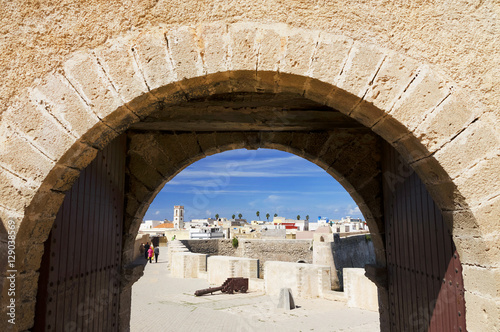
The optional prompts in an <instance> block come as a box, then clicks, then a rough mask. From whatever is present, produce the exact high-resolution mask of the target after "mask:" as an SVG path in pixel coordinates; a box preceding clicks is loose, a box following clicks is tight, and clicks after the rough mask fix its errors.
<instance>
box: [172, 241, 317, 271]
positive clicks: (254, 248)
mask: <svg viewBox="0 0 500 332" xmlns="http://www.w3.org/2000/svg"><path fill="white" fill-rule="evenodd" d="M181 242H182V243H183V244H184V245H185V246H186V247H187V248H188V249H189V250H191V252H194V253H203V254H207V255H218V256H233V257H247V258H254V259H258V260H259V278H263V277H264V264H265V262H267V261H282V262H298V261H304V262H305V263H312V262H313V253H312V250H311V241H310V240H285V239H239V241H238V248H233V245H232V241H231V240H228V239H213V240H182V241H181Z"/></svg>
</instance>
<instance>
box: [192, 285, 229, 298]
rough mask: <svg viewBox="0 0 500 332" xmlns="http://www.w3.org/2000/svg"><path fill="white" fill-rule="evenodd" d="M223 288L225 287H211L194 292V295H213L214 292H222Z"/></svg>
mask: <svg viewBox="0 0 500 332" xmlns="http://www.w3.org/2000/svg"><path fill="white" fill-rule="evenodd" d="M222 288H224V286H219V287H210V288H205V289H200V290H197V291H196V292H194V295H196V296H201V295H205V294H208V293H213V292H217V291H220V290H222Z"/></svg>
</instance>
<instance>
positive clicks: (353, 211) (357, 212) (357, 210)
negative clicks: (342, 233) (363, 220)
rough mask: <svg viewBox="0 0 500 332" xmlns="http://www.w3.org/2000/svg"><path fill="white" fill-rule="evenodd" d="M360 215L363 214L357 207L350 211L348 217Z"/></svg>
mask: <svg viewBox="0 0 500 332" xmlns="http://www.w3.org/2000/svg"><path fill="white" fill-rule="evenodd" d="M359 214H361V211H360V210H359V207H357V206H356V207H355V208H354V209H349V211H348V212H347V215H359Z"/></svg>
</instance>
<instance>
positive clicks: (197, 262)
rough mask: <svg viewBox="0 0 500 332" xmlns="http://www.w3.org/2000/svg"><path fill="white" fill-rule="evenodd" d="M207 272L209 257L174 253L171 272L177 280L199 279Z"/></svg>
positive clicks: (188, 253) (189, 253)
mask: <svg viewBox="0 0 500 332" xmlns="http://www.w3.org/2000/svg"><path fill="white" fill-rule="evenodd" d="M206 270H207V255H205V254H194V253H191V252H173V253H172V261H171V262H170V272H171V274H172V276H173V277H176V278H198V277H199V272H204V271H206Z"/></svg>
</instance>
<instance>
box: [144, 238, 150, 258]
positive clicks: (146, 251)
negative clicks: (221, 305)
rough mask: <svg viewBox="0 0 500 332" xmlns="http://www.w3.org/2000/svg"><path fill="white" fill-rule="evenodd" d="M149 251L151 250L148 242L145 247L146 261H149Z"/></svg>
mask: <svg viewBox="0 0 500 332" xmlns="http://www.w3.org/2000/svg"><path fill="white" fill-rule="evenodd" d="M148 250H149V243H148V242H146V244H145V245H144V258H146V260H147V259H148Z"/></svg>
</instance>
